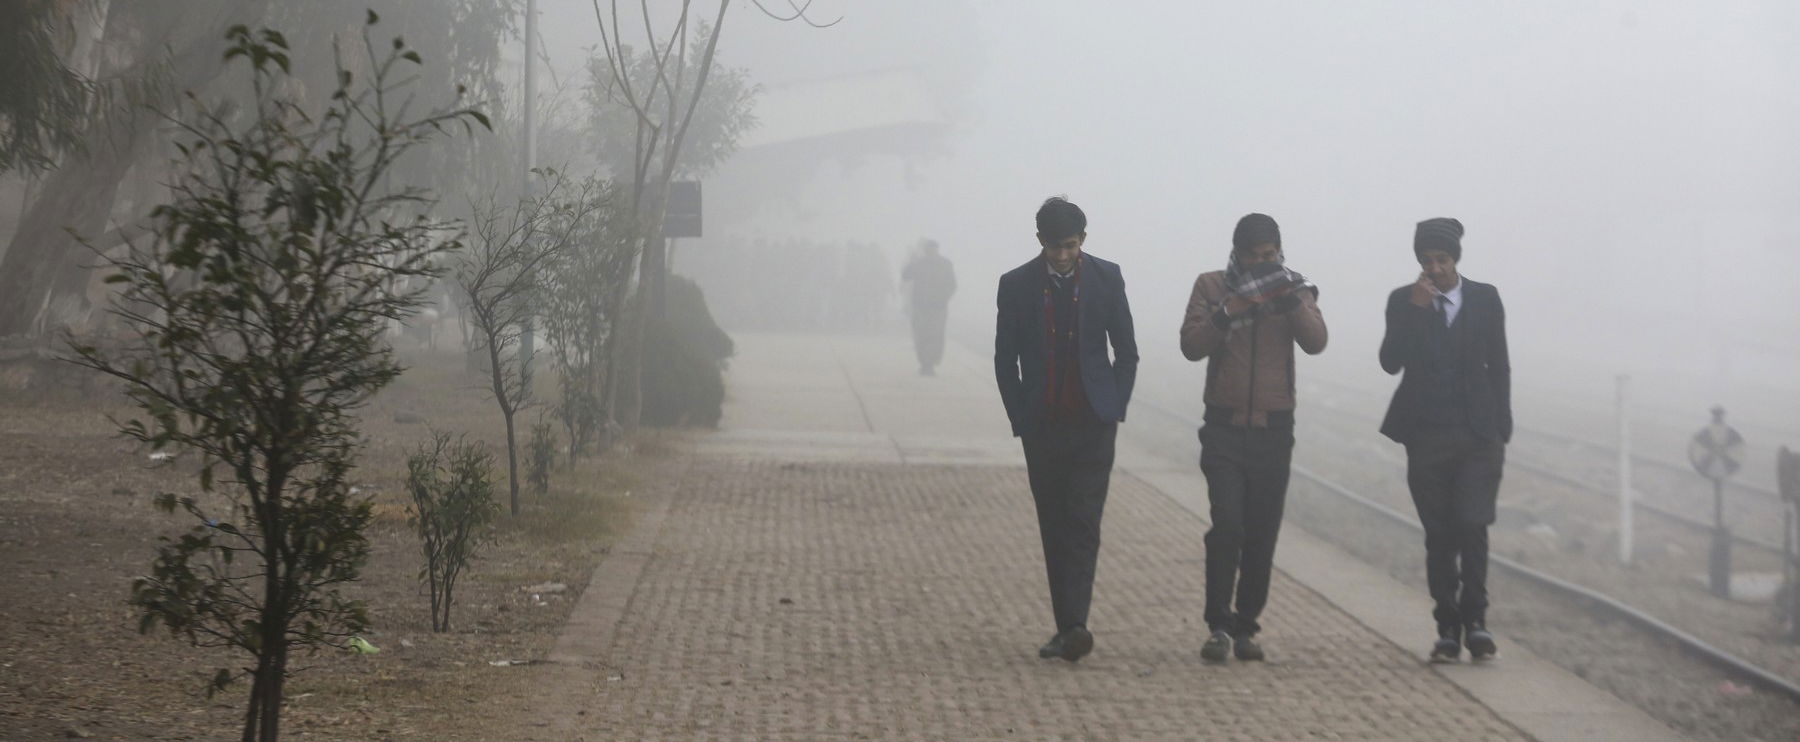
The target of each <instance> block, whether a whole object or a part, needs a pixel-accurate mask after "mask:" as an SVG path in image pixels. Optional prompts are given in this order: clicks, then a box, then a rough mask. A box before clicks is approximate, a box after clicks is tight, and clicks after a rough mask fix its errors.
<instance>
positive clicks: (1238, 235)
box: [1231, 214, 1281, 250]
mask: <svg viewBox="0 0 1800 742" xmlns="http://www.w3.org/2000/svg"><path fill="white" fill-rule="evenodd" d="M1271 242H1273V243H1275V245H1276V246H1277V247H1279V246H1280V245H1281V227H1280V226H1278V225H1276V224H1275V218H1274V217H1271V216H1269V215H1268V214H1245V215H1244V218H1242V219H1239V220H1238V223H1237V229H1234V230H1232V232H1231V249H1233V250H1243V249H1245V248H1250V247H1256V246H1257V245H1266V244H1268V243H1271Z"/></svg>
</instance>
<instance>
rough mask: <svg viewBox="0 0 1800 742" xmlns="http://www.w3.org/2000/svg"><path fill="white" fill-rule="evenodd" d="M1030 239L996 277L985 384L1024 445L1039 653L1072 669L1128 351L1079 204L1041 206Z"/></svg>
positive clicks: (1133, 345)
mask: <svg viewBox="0 0 1800 742" xmlns="http://www.w3.org/2000/svg"><path fill="white" fill-rule="evenodd" d="M1037 238H1038V245H1039V246H1040V247H1041V251H1040V252H1039V254H1038V255H1037V257H1034V258H1032V259H1031V260H1030V261H1029V262H1027V263H1025V264H1024V265H1021V266H1019V267H1018V268H1015V269H1013V270H1011V271H1008V272H1007V273H1006V274H1005V275H1003V276H1001V277H1000V290H999V294H998V297H997V299H996V303H997V304H998V309H999V313H998V315H997V317H996V318H995V322H994V378H995V379H996V380H997V381H998V382H999V384H1000V400H1001V401H1002V402H1003V403H1004V404H1005V405H1006V416H1007V417H1008V418H1010V419H1011V421H1012V431H1013V435H1015V436H1018V437H1019V438H1021V439H1023V442H1024V446H1025V468H1026V471H1027V473H1028V476H1029V478H1030V481H1031V496H1032V499H1033V500H1035V501H1036V503H1037V516H1038V535H1039V536H1040V537H1041V538H1042V539H1043V543H1044V566H1045V568H1046V571H1047V572H1048V573H1049V577H1050V604H1051V609H1052V611H1053V613H1054V615H1055V618H1056V635H1055V636H1053V637H1051V638H1050V641H1049V643H1047V644H1045V645H1044V646H1043V647H1042V648H1040V649H1038V656H1039V657H1043V658H1045V659H1049V658H1052V657H1061V658H1063V659H1065V660H1068V661H1070V662H1074V661H1076V660H1079V659H1081V658H1082V657H1083V656H1084V655H1086V654H1087V653H1088V652H1090V651H1092V650H1093V648H1094V636H1093V634H1092V633H1090V632H1089V631H1088V628H1087V619H1088V604H1089V602H1090V601H1091V599H1092V597H1093V592H1094V563H1095V561H1096V559H1097V558H1098V556H1099V552H1100V515H1101V512H1102V510H1103V509H1104V508H1105V505H1106V487H1107V483H1108V480H1109V478H1110V477H1111V476H1112V465H1113V441H1114V439H1115V438H1116V437H1117V436H1118V432H1119V423H1120V422H1122V421H1124V419H1125V405H1126V404H1127V403H1128V402H1130V401H1131V387H1132V383H1133V381H1134V380H1135V379H1136V378H1137V364H1138V352H1137V341H1136V339H1135V338H1134V337H1133V335H1132V329H1131V305H1130V304H1129V303H1128V302H1127V301H1126V300H1125V279H1124V277H1123V276H1122V275H1121V274H1120V272H1119V266H1117V265H1115V264H1113V263H1110V262H1107V261H1105V260H1101V259H1099V258H1096V257H1094V256H1092V255H1087V254H1084V253H1083V252H1082V250H1081V248H1082V245H1083V243H1085V242H1086V240H1087V215H1085V214H1083V213H1082V211H1081V208H1080V207H1078V206H1076V205H1075V204H1072V203H1069V201H1068V200H1066V199H1064V198H1062V197H1055V198H1051V199H1049V200H1047V201H1045V202H1044V204H1043V206H1042V207H1040V208H1039V209H1038V212H1037ZM1109 343H1110V344H1111V345H1112V359H1111V360H1108V359H1107V352H1106V349H1107V345H1108V344H1109Z"/></svg>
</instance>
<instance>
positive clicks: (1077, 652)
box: [1038, 626, 1094, 662]
mask: <svg viewBox="0 0 1800 742" xmlns="http://www.w3.org/2000/svg"><path fill="white" fill-rule="evenodd" d="M1092 651H1094V635H1093V634H1092V633H1089V632H1088V630H1087V628H1086V627H1084V626H1076V627H1074V628H1071V629H1068V630H1066V631H1061V632H1058V633H1057V634H1056V636H1053V637H1050V641H1048V642H1046V643H1045V644H1044V646H1042V647H1038V657H1039V658H1042V659H1046V660H1047V659H1053V658H1056V657H1061V658H1063V659H1065V660H1068V661H1070V662H1075V661H1078V660H1080V659H1081V658H1082V657H1086V656H1087V654H1088V653H1089V652H1092Z"/></svg>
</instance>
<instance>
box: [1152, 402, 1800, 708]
mask: <svg viewBox="0 0 1800 742" xmlns="http://www.w3.org/2000/svg"><path fill="white" fill-rule="evenodd" d="M1133 402H1134V404H1133V407H1134V408H1139V409H1141V408H1148V409H1150V410H1153V411H1155V412H1156V413H1157V414H1158V415H1160V416H1163V417H1164V418H1166V419H1167V420H1169V421H1172V422H1175V423H1177V424H1179V425H1181V426H1183V427H1186V428H1188V429H1190V430H1192V429H1197V428H1198V427H1199V426H1200V424H1201V422H1200V421H1199V420H1198V419H1196V418H1194V417H1192V416H1190V415H1186V414H1183V413H1180V412H1177V411H1175V410H1173V409H1171V408H1169V407H1166V406H1163V405H1160V404H1158V403H1157V402H1155V401H1153V400H1149V399H1144V398H1142V397H1139V398H1138V399H1134V400H1133ZM1368 434H1369V435H1373V428H1372V427H1371V428H1370V432H1369V433H1368ZM1356 454H1357V455H1359V456H1363V457H1364V458H1363V460H1364V461H1366V460H1367V457H1366V455H1365V452H1356ZM1390 463H1391V462H1390ZM1508 465H1509V466H1511V467H1518V464H1517V463H1516V462H1515V461H1511V460H1509V461H1508ZM1520 468H1522V467H1520ZM1293 472H1294V474H1295V475H1296V476H1297V477H1298V478H1300V479H1301V480H1302V481H1305V482H1307V483H1308V484H1310V485H1312V486H1315V487H1317V488H1319V489H1320V490H1322V491H1324V492H1328V493H1330V494H1331V495H1333V496H1335V497H1337V498H1339V499H1341V500H1342V501H1344V502H1347V503H1352V504H1354V505H1355V506H1356V507H1357V508H1358V509H1359V510H1361V511H1362V512H1365V513H1368V514H1370V515H1372V516H1374V517H1376V518H1378V519H1380V520H1382V521H1385V522H1388V523H1391V524H1393V525H1396V526H1401V527H1405V528H1407V529H1410V530H1413V531H1415V532H1416V531H1418V530H1419V528H1420V527H1419V525H1418V522H1417V520H1415V519H1414V517H1413V516H1412V515H1409V514H1407V513H1405V512H1402V511H1401V510H1398V509H1396V508H1394V507H1392V506H1390V505H1387V504H1384V503H1382V502H1380V501H1378V500H1377V499H1375V498H1371V497H1368V496H1366V495H1364V494H1361V493H1358V492H1357V491H1355V489H1353V488H1351V487H1348V486H1345V485H1344V484H1342V483H1340V482H1338V481H1336V480H1335V479H1334V478H1332V477H1329V476H1326V475H1324V474H1321V473H1320V472H1318V471H1315V470H1313V469H1311V468H1309V467H1306V466H1303V465H1299V464H1296V465H1295V466H1294V468H1293ZM1571 486H1582V487H1585V486H1586V485H1581V484H1578V483H1571ZM1492 561H1493V563H1494V564H1495V565H1497V566H1498V567H1499V568H1500V569H1502V570H1505V571H1506V572H1507V573H1509V574H1512V575H1514V576H1516V577H1518V578H1521V579H1523V580H1525V581H1527V582H1530V583H1532V584H1534V585H1537V586H1539V587H1542V588H1544V589H1546V590H1548V591H1550V592H1552V593H1555V594H1557V595H1559V596H1562V597H1563V598H1565V599H1566V600H1568V601H1570V602H1572V603H1574V604H1577V605H1579V606H1581V607H1582V608H1583V609H1584V610H1587V611H1590V612H1593V613H1595V614H1597V615H1600V616H1604V617H1605V618H1606V619H1607V620H1616V621H1622V622H1624V623H1626V624H1629V625H1631V626H1633V627H1635V628H1637V629H1638V630H1640V631H1642V632H1644V633H1645V634H1647V635H1649V636H1652V637H1654V638H1655V639H1657V640H1659V641H1665V642H1669V643H1671V644H1673V645H1675V646H1678V647H1680V648H1681V649H1682V651H1683V652H1685V653H1686V654H1689V655H1691V656H1693V657H1695V658H1698V659H1700V660H1702V661H1704V662H1705V663H1707V664H1708V665H1710V666H1712V667H1714V668H1716V669H1718V670H1719V671H1720V672H1722V673H1725V674H1727V675H1729V676H1730V677H1732V678H1734V679H1737V680H1739V681H1741V682H1744V683H1747V684H1750V685H1753V686H1755V687H1758V688H1761V689H1763V690H1765V691H1767V692H1770V693H1773V694H1776V695H1778V696H1781V697H1783V698H1786V699H1788V700H1789V701H1791V702H1794V703H1800V683H1796V682H1794V681H1793V680H1790V679H1788V678H1787V677H1786V676H1784V675H1783V674H1781V673H1777V672H1774V671H1771V670H1769V669H1767V668H1764V667H1761V666H1759V665H1757V664H1755V663H1753V662H1751V661H1749V660H1747V659H1745V658H1743V657H1741V656H1738V655H1737V654H1734V653H1732V652H1729V651H1726V650H1724V649H1721V648H1719V647H1717V646H1714V645H1713V644H1712V643H1709V642H1707V641H1705V640H1703V639H1701V638H1700V637H1698V636H1696V635H1695V634H1694V633H1692V632H1690V631H1687V630H1684V629H1682V628H1681V627H1678V626H1676V625H1674V624H1673V623H1670V622H1669V621H1666V620H1663V619H1661V618H1658V617H1657V616H1654V615H1652V614H1651V613H1650V612H1648V611H1645V610H1642V609H1640V608H1637V607H1634V606H1632V605H1631V604H1629V603H1628V602H1627V601H1624V600H1621V599H1619V598H1616V597H1613V596H1611V595H1608V594H1606V593H1604V592H1601V591H1599V590H1595V589H1592V588H1589V587H1586V586H1583V585H1579V584H1576V583H1575V582H1573V581H1570V580H1567V579H1563V578H1560V577H1557V576H1555V575H1552V574H1550V573H1548V572H1545V571H1542V570H1539V569H1536V568H1534V567H1531V566H1528V565H1526V564H1523V563H1520V562H1519V561H1517V560H1514V559H1510V558H1507V557H1505V556H1504V555H1501V554H1494V555H1493V557H1492Z"/></svg>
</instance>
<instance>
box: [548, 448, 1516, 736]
mask: <svg viewBox="0 0 1800 742" xmlns="http://www.w3.org/2000/svg"><path fill="white" fill-rule="evenodd" d="M1109 499H1110V501H1109V502H1108V507H1107V514H1106V520H1105V522H1104V531H1103V543H1102V546H1101V552H1100V565H1099V576H1098V580H1097V583H1096V587H1095V605H1094V609H1093V613H1092V617H1091V623H1092V626H1093V629H1094V635H1095V638H1096V648H1095V651H1094V654H1093V655H1091V656H1089V657H1088V658H1087V659H1085V660H1083V661H1082V662H1081V663H1079V664H1078V665H1069V664H1067V663H1064V662H1062V661H1061V660H1040V659H1038V658H1037V655H1036V649H1037V646H1038V644H1040V643H1042V642H1043V641H1044V640H1045V639H1047V638H1049V635H1050V633H1051V632H1052V629H1053V627H1052V625H1051V619H1050V607H1049V595H1048V588H1047V587H1046V584H1045V578H1044V572H1043V566H1042V554H1041V551H1040V547H1039V544H1038V540H1037V529H1036V521H1035V518H1034V516H1033V512H1032V506H1031V497H1030V494H1029V491H1028V489H1027V487H1026V480H1025V472H1024V470H1023V469H1022V468H1019V467H997V466H957V467H939V466H903V465H889V464H853V463H845V464H835V463H833V464H820V463H800V462H793V461H789V462H780V461H769V460H760V461H758V460H753V459H750V458H718V457H711V458H707V459H705V460H702V461H698V462H696V463H695V465H694V467H693V468H692V469H691V470H690V471H689V473H688V476H687V478H686V480H685V481H684V483H683V484H682V486H681V487H680V489H679V492H678V493H677V494H676V495H675V496H674V499H673V500H672V501H671V502H670V503H669V508H670V510H669V511H668V515H667V517H666V518H664V519H663V521H662V532H661V533H660V534H658V535H657V538H656V541H655V550H654V553H653V556H652V557H651V559H650V561H649V563H648V564H647V565H646V566H645V568H644V571H643V574H642V576H641V579H640V581H639V582H638V584H637V587H636V588H635V590H634V591H633V594H632V596H631V600H630V603H629V607H628V608H627V610H626V612H625V616H624V618H623V620H622V622H621V624H620V625H619V627H618V629H617V632H616V634H615V640H614V644H613V647H612V650H611V652H610V655H609V656H608V657H607V658H606V662H605V664H606V665H607V669H601V670H599V671H598V672H599V673H600V675H601V677H599V678H596V685H595V686H594V687H595V688H596V689H597V692H596V694H595V695H594V696H593V697H592V698H590V699H589V700H588V702H587V703H586V705H585V708H584V709H582V711H583V713H582V714H581V715H580V716H579V717H578V719H579V721H578V722H577V726H578V727H579V730H580V736H581V737H582V738H584V739H589V740H594V739H644V740H656V739H668V740H677V739H679V740H752V739H754V740H790V739H791V740H799V739H897V740H966V739H1022V740H1096V739H1103V740H1111V739H1119V740H1159V739H1167V740H1177V739H1179V740H1192V739H1210V740H1246V741H1248V740H1259V741H1260V740H1443V739H1457V740H1502V739H1509V740H1510V739H1524V738H1525V737H1524V735H1522V734H1521V733H1520V732H1519V731H1518V730H1517V729H1515V728H1513V727H1512V726H1510V725H1508V724H1507V723H1506V722H1504V721H1503V720H1501V719H1500V718H1498V717H1496V716H1495V715H1494V714H1493V713H1492V712H1491V711H1489V710H1488V709H1487V708H1486V707H1483V706H1481V705H1480V704H1478V703H1476V702H1475V701H1474V700H1472V699H1471V698H1469V697H1468V696H1466V695H1465V694H1463V693H1462V692H1461V691H1459V690H1458V689H1457V688H1455V687H1454V686H1452V685H1451V684H1450V683H1448V682H1445V681H1444V680H1443V679H1442V678H1441V677H1440V676H1438V675H1437V674H1436V673H1434V672H1432V671H1431V670H1430V669H1429V668H1428V667H1426V666H1423V665H1421V664H1420V663H1419V662H1418V660H1417V659H1416V658H1415V657H1414V656H1412V655H1410V654H1409V653H1408V652H1405V651H1403V650H1402V649H1400V648H1398V647H1396V646H1394V645H1392V644H1391V643H1388V642H1386V641H1384V640H1383V639H1381V638H1379V637H1378V636H1376V635H1375V634H1374V633H1373V632H1371V631H1369V630H1368V629H1366V628H1364V627H1363V626H1361V625H1360V624H1357V623H1355V622H1354V621H1353V620H1352V619H1350V618H1349V617H1348V616H1346V615H1345V614H1343V613H1342V612H1340V611H1339V610H1337V609H1336V608H1334V607H1332V606H1331V605H1330V604H1328V603H1326V602H1325V601H1324V600H1323V599H1321V598H1319V597H1318V596H1317V595H1315V594H1313V593H1312V592H1311V591H1309V590H1307V589H1306V588H1304V587H1302V586H1301V585H1299V584H1297V583H1295V582H1293V581H1292V580H1290V579H1288V578H1287V577H1286V576H1284V575H1279V574H1278V575H1277V576H1276V579H1275V583H1274V589H1273V598H1272V600H1271V603H1270V606H1269V609H1268V610H1267V612H1266V617H1265V619H1264V624H1265V625H1266V626H1267V627H1268V628H1267V629H1265V631H1264V633H1263V635H1262V639H1263V640H1264V644H1265V646H1266V647H1267V649H1268V651H1269V653H1270V661H1269V662H1266V663H1262V664H1242V663H1235V662H1234V663H1232V664H1230V665H1226V666H1209V665H1204V664H1202V663H1201V661H1200V658H1199V647H1200V643H1201V641H1202V640H1203V639H1204V632H1203V624H1202V623H1201V622H1200V615H1201V594H1202V593H1201V590H1202V569H1201V566H1202V561H1201V560H1202V545H1201V535H1202V533H1203V532H1204V528H1205V526H1204V524H1203V523H1202V522H1200V521H1199V520H1198V519H1197V518H1195V517H1193V516H1192V515H1191V514H1189V513H1187V512H1186V511H1184V510H1182V509H1181V508H1180V507H1179V506H1177V505H1176V504H1175V503H1173V502H1171V501H1170V500H1169V499H1168V498H1166V497H1164V496H1162V495H1160V494H1159V493H1157V492H1156V491H1155V490H1153V489H1151V488H1150V487H1149V486H1147V485H1145V484H1143V483H1142V482H1140V481H1138V480H1135V479H1132V478H1131V477H1129V476H1127V475H1124V474H1119V473H1115V475H1114V479H1113V489H1112V494H1111V497H1110V498H1109Z"/></svg>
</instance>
